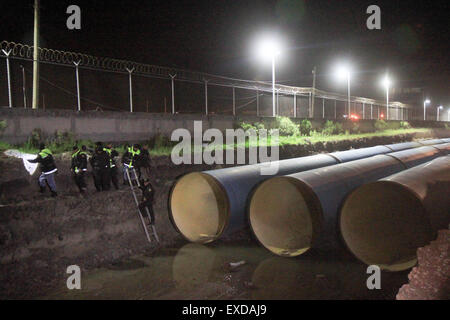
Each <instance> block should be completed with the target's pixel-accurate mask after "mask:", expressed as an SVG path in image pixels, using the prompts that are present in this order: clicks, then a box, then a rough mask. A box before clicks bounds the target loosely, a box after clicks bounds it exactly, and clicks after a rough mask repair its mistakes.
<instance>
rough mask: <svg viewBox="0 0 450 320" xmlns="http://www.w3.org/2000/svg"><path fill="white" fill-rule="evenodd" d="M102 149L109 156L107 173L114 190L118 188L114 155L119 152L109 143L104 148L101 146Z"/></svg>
mask: <svg viewBox="0 0 450 320" xmlns="http://www.w3.org/2000/svg"><path fill="white" fill-rule="evenodd" d="M103 151H105V152H106V153H107V154H108V156H109V166H110V170H109V175H110V177H111V181H112V184H113V185H114V187H115V188H116V190H119V178H118V170H117V166H116V157H118V156H119V153H118V152H117V151H116V150H114V148H113V146H112V144H111V143H108V144H107V145H106V147H105V148H103Z"/></svg>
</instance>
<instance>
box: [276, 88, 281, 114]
mask: <svg viewBox="0 0 450 320" xmlns="http://www.w3.org/2000/svg"><path fill="white" fill-rule="evenodd" d="M279 96H280V89H278V90H277V109H276V110H277V113H276V114H275V116H279V115H280V103H279Z"/></svg>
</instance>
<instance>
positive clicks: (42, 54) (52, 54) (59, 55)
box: [0, 40, 308, 94]
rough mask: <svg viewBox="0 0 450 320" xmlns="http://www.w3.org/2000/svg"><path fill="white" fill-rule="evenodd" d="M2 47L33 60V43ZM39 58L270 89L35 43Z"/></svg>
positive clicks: (264, 85)
mask: <svg viewBox="0 0 450 320" xmlns="http://www.w3.org/2000/svg"><path fill="white" fill-rule="evenodd" d="M1 50H5V51H6V52H8V51H11V53H10V56H11V58H18V59H24V60H31V61H33V51H34V46H32V45H26V44H22V43H17V42H12V41H6V40H3V41H1V42H0V52H1ZM38 57H39V58H38V59H39V62H42V63H50V64H57V65H65V66H73V65H74V63H79V67H80V68H84V69H94V70H101V71H112V72H120V73H125V72H127V71H126V70H127V69H129V70H133V69H134V71H133V74H134V75H141V76H151V77H161V78H165V79H170V78H171V76H175V79H174V80H175V81H188V82H193V83H203V82H204V81H205V80H208V84H209V85H217V86H226V87H236V88H242V89H247V90H260V91H266V92H271V91H272V85H271V83H269V82H264V81H251V80H243V79H236V78H231V77H224V76H219V75H213V74H209V73H204V72H193V71H189V70H185V69H180V68H168V67H161V66H155V65H150V64H144V63H138V62H134V61H129V60H120V59H115V58H107V57H96V56H93V55H90V54H86V53H79V52H72V51H63V50H55V49H48V48H41V47H38ZM277 88H278V90H281V91H283V92H286V93H290V94H293V93H294V92H296V93H297V94H301V93H302V92H303V91H304V92H306V91H307V89H308V88H298V87H290V86H286V85H280V84H278V85H277Z"/></svg>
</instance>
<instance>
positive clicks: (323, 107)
mask: <svg viewBox="0 0 450 320" xmlns="http://www.w3.org/2000/svg"><path fill="white" fill-rule="evenodd" d="M322 119H325V98H322Z"/></svg>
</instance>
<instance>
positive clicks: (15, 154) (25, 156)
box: [4, 149, 38, 176]
mask: <svg viewBox="0 0 450 320" xmlns="http://www.w3.org/2000/svg"><path fill="white" fill-rule="evenodd" d="M4 153H5V155H7V156H8V157H14V158H19V159H22V160H23V166H24V167H25V170H27V171H28V173H29V174H30V176H31V175H32V174H33V173H34V172H35V171H36V168H37V166H38V164H37V163H30V162H28V161H27V160H32V159H35V158H36V155H35V154H29V153H22V152H20V151H19V150H12V149H11V150H6V151H5V152H4Z"/></svg>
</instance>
